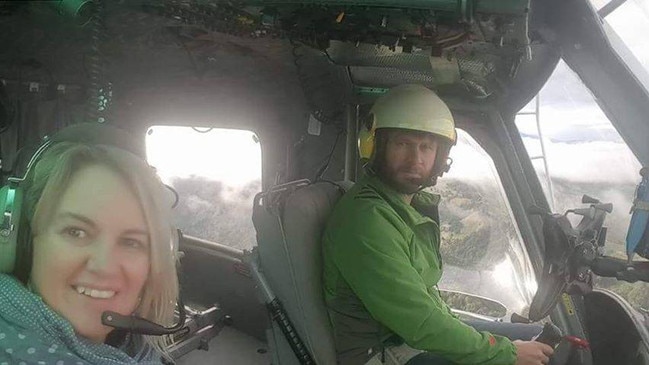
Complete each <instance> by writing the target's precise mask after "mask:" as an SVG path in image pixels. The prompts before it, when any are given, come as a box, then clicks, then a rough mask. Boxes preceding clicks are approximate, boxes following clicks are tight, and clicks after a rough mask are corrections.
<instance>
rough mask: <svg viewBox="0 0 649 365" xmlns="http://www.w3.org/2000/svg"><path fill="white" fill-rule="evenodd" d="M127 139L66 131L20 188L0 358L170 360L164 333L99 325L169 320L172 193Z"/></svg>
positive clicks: (1, 314)
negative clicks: (110, 315)
mask: <svg viewBox="0 0 649 365" xmlns="http://www.w3.org/2000/svg"><path fill="white" fill-rule="evenodd" d="M129 138H130V137H129V136H128V134H126V133H125V132H122V131H120V130H117V129H114V128H110V127H105V126H96V125H82V126H74V127H69V128H68V129H67V130H65V129H64V130H63V131H62V132H60V133H59V134H57V136H55V137H54V139H53V143H52V144H51V145H50V146H49V147H48V148H47V149H45V151H44V152H43V153H42V155H41V156H39V157H38V160H37V162H36V163H35V164H34V165H33V166H32V167H31V168H30V169H29V172H28V173H27V176H26V178H25V181H24V182H22V183H21V184H20V188H21V189H23V191H24V196H25V198H24V202H23V207H22V214H21V216H22V217H21V220H22V224H21V228H20V229H19V232H18V246H17V251H18V253H17V257H18V258H17V262H16V269H15V270H14V272H13V275H6V274H2V275H0V364H40V363H47V364H158V363H160V360H161V358H162V357H165V356H166V353H165V347H166V339H165V338H164V337H150V336H141V335H135V334H130V333H126V332H122V331H118V330H114V329H113V328H111V327H108V326H105V325H103V324H102V323H101V315H102V313H103V312H104V311H113V312H117V313H119V314H122V315H137V316H139V317H142V318H145V319H148V320H150V321H153V322H156V323H159V324H162V325H165V326H168V325H170V324H171V323H172V322H173V312H174V307H175V303H176V301H177V298H178V280H177V274H176V252H177V251H176V250H177V242H176V235H175V233H176V231H175V229H174V227H173V226H172V223H171V205H172V203H173V200H172V194H171V192H170V191H169V190H168V189H167V188H166V187H165V186H164V184H162V182H161V181H160V180H159V178H158V177H157V175H156V174H155V171H154V170H153V169H152V168H151V167H149V166H148V165H147V163H146V162H145V161H144V160H143V159H142V158H141V157H139V156H137V155H136V154H134V153H132V152H129V150H130V151H133V152H136V153H138V149H137V147H134V144H133V143H132V142H128V141H129ZM116 146H118V147H116ZM120 147H121V148H120Z"/></svg>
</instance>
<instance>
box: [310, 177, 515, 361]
mask: <svg viewBox="0 0 649 365" xmlns="http://www.w3.org/2000/svg"><path fill="white" fill-rule="evenodd" d="M438 202H439V196H437V195H433V194H429V193H425V192H420V193H417V194H416V195H415V196H414V198H413V201H412V204H411V205H407V204H406V203H405V202H404V201H403V199H402V197H401V195H399V194H398V193H397V192H395V191H394V190H392V189H390V188H389V187H388V186H387V185H385V184H383V183H382V182H381V181H380V180H379V179H378V178H377V177H375V176H365V177H364V178H362V179H361V180H360V181H359V182H358V183H357V184H356V185H355V186H354V187H353V188H352V189H350V191H349V192H348V193H347V194H345V195H344V196H343V197H342V198H341V200H340V201H339V202H338V204H337V205H336V207H335V208H334V211H333V213H332V215H331V217H330V218H329V221H328V223H327V227H326V229H325V232H324V236H323V254H324V258H323V259H324V263H323V266H324V290H325V293H324V294H325V301H326V304H327V308H328V310H329V316H330V319H331V321H332V325H333V329H334V338H335V342H336V351H337V353H338V360H339V363H340V364H364V363H365V362H366V361H367V360H368V359H369V358H371V357H372V356H374V355H375V354H376V351H381V350H382V349H383V348H384V347H385V346H390V345H396V344H399V342H400V341H401V342H402V341H405V342H406V343H407V344H408V345H409V346H411V347H413V348H416V349H420V350H424V351H429V352H432V353H435V354H437V355H439V356H442V357H445V358H447V359H448V360H451V361H453V362H455V363H457V364H485V365H486V364H489V365H491V364H494V365H495V364H498V365H508V364H514V363H515V362H516V349H515V347H514V345H513V344H512V343H511V342H510V341H509V340H508V339H506V338H504V337H500V336H495V335H491V334H489V333H487V332H478V331H476V330H475V329H473V328H472V327H470V326H468V325H466V324H464V323H463V322H462V321H460V320H459V319H458V318H457V317H456V316H454V315H453V314H452V313H451V311H450V308H449V307H448V306H447V305H446V303H444V301H443V300H442V298H441V297H440V293H439V290H438V289H437V283H438V282H439V279H440V277H441V276H442V259H441V256H440V253H439V241H440V239H439V226H438V223H437V204H438Z"/></svg>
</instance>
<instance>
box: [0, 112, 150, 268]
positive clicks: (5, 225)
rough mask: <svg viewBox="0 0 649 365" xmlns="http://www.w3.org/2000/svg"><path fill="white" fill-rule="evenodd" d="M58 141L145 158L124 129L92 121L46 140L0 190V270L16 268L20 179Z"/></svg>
mask: <svg viewBox="0 0 649 365" xmlns="http://www.w3.org/2000/svg"><path fill="white" fill-rule="evenodd" d="M58 142H82V143H87V144H104V145H112V146H115V147H118V148H121V149H124V150H127V151H129V152H131V153H133V154H135V155H137V156H139V157H141V158H146V157H145V156H146V154H145V153H144V151H143V149H142V148H141V147H139V145H138V144H137V143H135V140H134V139H133V138H132V136H131V135H129V134H128V133H127V132H126V131H124V130H121V129H118V128H115V127H111V126H107V125H102V124H94V123H81V124H75V125H72V126H69V127H66V128H64V129H62V130H61V131H59V132H57V133H56V134H55V135H54V136H53V137H52V138H50V139H46V140H45V142H43V143H42V144H41V145H40V146H39V147H38V149H36V152H34V154H33V155H32V157H31V158H30V159H29V162H28V163H27V167H26V168H25V173H24V175H23V176H22V177H9V178H8V181H7V184H6V185H5V186H3V187H2V188H1V189H0V214H1V215H2V216H1V217H0V273H12V272H13V271H14V269H15V268H16V261H17V251H18V233H19V232H20V228H21V227H20V225H21V223H23V219H22V207H23V199H24V189H23V186H22V185H23V182H24V181H25V179H26V178H27V176H29V173H30V172H31V170H32V169H33V168H34V165H36V163H37V162H38V160H39V159H40V158H41V156H42V155H43V153H45V151H47V149H48V148H49V147H50V146H52V145H54V144H56V143H58Z"/></svg>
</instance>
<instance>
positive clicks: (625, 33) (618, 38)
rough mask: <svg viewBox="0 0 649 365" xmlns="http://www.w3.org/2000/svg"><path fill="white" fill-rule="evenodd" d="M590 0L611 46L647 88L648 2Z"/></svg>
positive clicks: (648, 78) (648, 71)
mask: <svg viewBox="0 0 649 365" xmlns="http://www.w3.org/2000/svg"><path fill="white" fill-rule="evenodd" d="M590 1H591V3H592V4H593V6H594V7H595V9H597V10H598V11H599V12H600V16H602V22H603V26H604V30H605V31H606V33H607V35H608V38H609V40H610V42H611V45H612V46H613V48H614V49H615V51H616V52H617V53H618V55H620V57H621V58H622V60H624V62H625V63H626V64H627V65H628V66H629V68H630V69H631V71H632V72H633V73H634V74H635V75H636V77H637V78H638V79H639V80H640V82H641V83H642V84H643V85H644V87H645V89H648V90H649V41H647V38H646V35H647V34H649V1H646V0H626V1H624V2H621V1H609V0H590ZM619 3H622V4H621V5H619V6H617V5H618V4H619ZM616 6H617V7H616Z"/></svg>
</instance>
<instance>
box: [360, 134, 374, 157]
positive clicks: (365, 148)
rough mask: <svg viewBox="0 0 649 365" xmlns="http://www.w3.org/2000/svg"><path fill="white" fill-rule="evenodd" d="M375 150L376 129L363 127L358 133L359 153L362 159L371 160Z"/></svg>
mask: <svg viewBox="0 0 649 365" xmlns="http://www.w3.org/2000/svg"><path fill="white" fill-rule="evenodd" d="M373 152H374V131H368V130H367V129H365V128H361V130H360V132H359V133H358V154H359V156H360V158H361V159H365V160H369V159H370V158H371V157H372V153H373Z"/></svg>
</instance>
